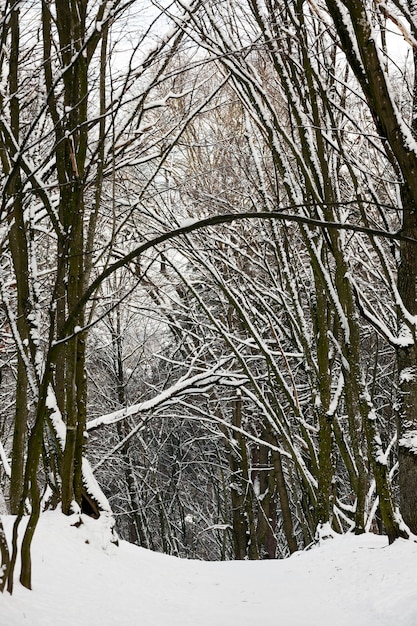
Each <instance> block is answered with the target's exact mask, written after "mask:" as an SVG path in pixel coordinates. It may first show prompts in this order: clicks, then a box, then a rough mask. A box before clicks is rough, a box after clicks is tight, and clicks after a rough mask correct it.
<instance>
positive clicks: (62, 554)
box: [0, 512, 417, 626]
mask: <svg viewBox="0 0 417 626" xmlns="http://www.w3.org/2000/svg"><path fill="white" fill-rule="evenodd" d="M83 519H84V523H83V524H82V525H81V526H80V527H78V528H77V527H74V526H71V524H73V523H74V520H75V518H74V519H72V518H68V517H64V516H63V515H61V514H60V513H58V512H49V513H45V514H43V515H42V516H41V520H40V523H39V527H38V529H37V531H36V534H35V538H34V545H33V590H32V591H28V590H26V589H24V588H23V587H22V586H21V585H20V584H19V583H16V584H15V590H14V593H13V596H10V595H9V594H8V593H6V592H5V593H4V594H3V595H0V624H1V626H26V625H27V626H74V625H75V624H76V625H77V626H87V625H88V626H114V625H115V626H254V624H259V625H262V626H272V625H274V626H276V625H277V624H285V625H286V626H305V625H306V624H309V625H310V626H327V625H328V626H333V625H335V624H337V626H353V625H354V626H388V625H389V626H392V625H393V624H395V626H415V625H416V624H417V544H415V543H412V542H407V541H405V540H399V541H397V542H395V543H394V544H393V545H392V546H388V545H387V541H386V538H384V537H378V536H375V535H371V534H367V535H363V536H360V537H355V536H353V535H345V536H341V537H340V536H339V537H333V538H329V539H322V540H321V541H320V542H319V544H318V545H317V546H314V547H313V548H311V549H309V550H307V551H304V552H298V553H296V554H294V555H293V556H291V557H290V558H288V559H285V560H281V561H261V562H250V561H243V562H242V561H240V562H238V561H233V562H221V563H220V562H201V561H192V560H184V559H178V558H175V557H170V556H166V555H163V554H157V553H153V552H150V551H148V550H145V549H142V548H138V547H137V546H134V545H131V544H129V543H126V542H124V541H121V542H120V544H119V546H118V547H116V546H115V545H113V544H110V543H109V542H108V541H107V538H108V536H107V531H106V529H105V528H104V527H103V526H102V525H101V524H100V521H98V522H94V521H93V520H90V519H89V518H83ZM4 524H5V527H6V529H7V531H8V532H9V533H10V531H11V525H12V519H11V518H10V517H6V518H5V519H4Z"/></svg>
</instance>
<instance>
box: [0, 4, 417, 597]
mask: <svg viewBox="0 0 417 626" xmlns="http://www.w3.org/2000/svg"><path fill="white" fill-rule="evenodd" d="M0 11H1V21H0V39H1V46H0V159H1V173H0V177H1V179H0V180H1V222H0V246H1V250H0V394H1V403H2V414H1V418H0V461H1V462H0V513H1V514H2V515H10V514H12V515H14V516H15V522H14V530H13V540H12V541H11V542H7V541H6V539H5V535H4V532H3V529H2V525H1V522H0V554H1V563H2V572H3V576H2V578H1V579H0V589H1V590H6V589H7V590H8V591H9V592H10V593H11V592H12V591H13V585H14V583H15V582H16V580H20V582H21V583H22V584H23V585H24V586H25V587H28V588H31V579H32V566H31V543H32V539H33V536H34V534H35V532H36V526H37V523H38V520H39V517H40V515H42V513H43V512H44V511H47V510H50V509H57V508H59V509H60V510H62V514H63V515H69V514H70V513H71V514H74V513H77V512H83V513H85V514H88V515H89V516H90V517H91V518H93V519H97V518H99V517H100V518H101V519H102V521H103V520H107V521H106V523H107V529H108V533H109V534H111V535H112V536H113V537H114V541H115V542H116V541H117V536H119V537H121V538H123V539H127V540H128V541H130V542H132V543H135V544H137V545H139V546H142V547H145V548H149V549H151V550H154V551H159V552H164V553H167V554H171V555H176V556H180V557H186V558H196V559H202V560H219V561H220V560H233V559H253V560H255V559H275V558H283V557H285V556H287V555H289V554H291V553H293V552H295V551H297V550H301V549H303V548H305V547H307V546H309V545H310V544H311V543H312V542H314V539H315V536H316V532H317V528H318V527H320V526H324V527H327V526H329V527H331V529H332V530H333V531H334V532H336V533H345V532H347V531H351V532H354V533H356V534H360V533H363V532H366V531H372V532H374V533H377V534H383V535H386V537H387V543H388V542H389V543H392V542H394V541H395V540H396V539H397V538H399V537H403V538H409V537H413V536H414V535H415V534H417V300H416V298H417V293H416V287H417V247H416V246H417V74H416V68H417V2H416V0H387V1H386V2H381V0H345V1H342V0H291V1H284V0H239V1H238V0H190V1H185V0H184V1H183V0H70V1H68V0H2V1H1V2H0ZM18 537H19V541H18ZM20 539H22V540H21V541H20Z"/></svg>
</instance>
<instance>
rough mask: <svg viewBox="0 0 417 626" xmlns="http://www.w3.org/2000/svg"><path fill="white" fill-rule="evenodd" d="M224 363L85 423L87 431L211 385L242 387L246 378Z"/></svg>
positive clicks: (199, 391)
mask: <svg viewBox="0 0 417 626" xmlns="http://www.w3.org/2000/svg"><path fill="white" fill-rule="evenodd" d="M224 363H225V361H224V360H223V361H221V362H220V363H218V364H217V365H216V366H215V367H213V368H212V369H210V370H207V371H205V372H201V373H200V374H196V375H195V376H191V377H190V376H188V375H187V376H182V377H181V378H180V379H179V380H178V381H177V382H176V383H175V384H174V385H171V387H168V389H164V391H162V392H161V393H159V394H158V395H157V396H155V397H154V398H151V399H150V400H145V401H144V402H139V403H138V404H133V405H131V406H128V407H124V408H123V409H119V410H118V411H113V412H112V413H108V414H107V415H101V416H100V417H97V418H95V419H92V420H90V421H89V422H87V430H88V431H91V430H95V429H96V428H99V427H100V426H103V425H106V426H108V425H109V424H116V423H117V422H120V421H121V420H123V419H125V418H126V417H129V416H131V415H137V414H138V413H147V412H149V411H153V410H155V409H157V408H160V407H162V406H166V405H168V404H170V403H171V402H173V401H176V400H177V399H178V398H179V397H181V396H184V395H187V396H188V395H191V394H194V393H202V392H204V391H207V390H208V389H210V387H212V386H213V385H226V386H229V387H230V386H232V387H238V386H241V385H243V383H244V382H245V381H246V377H245V376H242V375H241V374H237V373H234V372H225V371H224V370H223V369H222V367H223V365H224Z"/></svg>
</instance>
